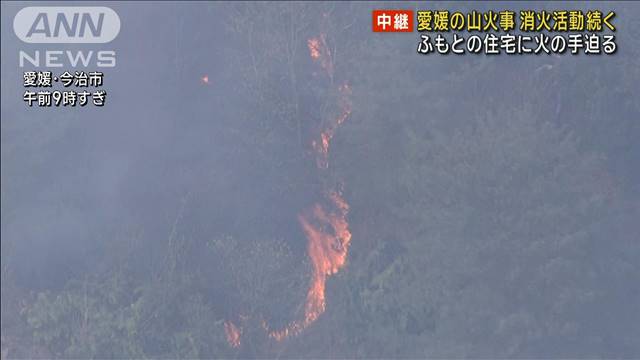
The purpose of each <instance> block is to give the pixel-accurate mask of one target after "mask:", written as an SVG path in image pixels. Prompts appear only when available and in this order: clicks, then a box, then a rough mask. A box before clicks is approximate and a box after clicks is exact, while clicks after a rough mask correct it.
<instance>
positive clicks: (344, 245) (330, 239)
mask: <svg viewBox="0 0 640 360" xmlns="http://www.w3.org/2000/svg"><path fill="white" fill-rule="evenodd" d="M307 45H308V48H309V54H310V56H311V58H312V59H313V60H314V61H316V62H319V64H320V66H321V67H322V68H323V69H324V70H325V71H326V73H327V76H329V78H330V79H331V83H332V84H333V60H332V58H331V52H330V50H329V48H328V47H327V44H326V37H325V35H324V34H322V35H320V36H319V37H317V38H312V39H309V40H308V41H307ZM338 94H339V100H338V107H339V115H338V116H337V117H335V118H334V119H332V120H331V121H329V122H328V123H327V124H324V126H323V128H322V129H321V131H320V134H319V139H316V140H313V141H312V142H311V145H312V148H313V150H314V151H315V155H316V165H317V167H318V168H319V169H320V170H324V169H327V168H328V167H329V161H328V155H329V145H330V143H331V139H332V138H333V136H334V134H335V131H336V129H337V128H338V126H340V125H341V124H342V123H343V122H344V121H345V120H346V119H347V118H348V117H349V115H350V114H351V102H350V100H349V96H350V95H351V88H350V87H349V85H348V84H343V85H341V86H339V87H338ZM325 197H326V199H325V203H326V204H327V205H328V206H327V207H325V206H323V205H322V204H320V203H316V204H315V205H314V206H312V207H311V208H310V209H309V210H307V211H305V212H303V213H302V214H300V215H299V216H298V221H299V222H300V225H301V226H302V229H303V231H304V233H305V236H306V238H307V240H308V245H307V252H308V255H309V257H310V259H311V262H312V265H313V273H312V276H311V282H310V284H309V289H308V290H307V297H306V301H305V307H304V317H303V318H302V319H298V320H294V321H292V322H290V323H289V324H288V325H287V326H286V327H284V328H283V329H280V330H270V329H269V326H268V324H267V323H266V322H264V321H263V323H262V327H263V328H264V329H265V331H267V333H268V336H269V337H270V338H272V339H275V340H277V341H282V340H284V339H286V338H287V337H289V336H295V335H297V334H299V333H300V332H301V331H303V330H304V329H305V328H306V327H308V326H309V325H310V324H311V323H313V322H314V321H316V320H317V319H318V317H319V316H320V315H321V314H322V313H323V312H324V311H325V308H326V301H325V288H326V280H327V277H329V276H331V275H333V274H336V273H337V272H338V271H339V270H340V269H341V268H342V267H343V266H344V265H345V263H346V261H347V253H348V249H349V244H350V242H351V232H350V231H349V223H348V222H347V213H348V211H349V205H348V204H347V202H346V201H345V200H344V198H343V197H342V194H341V193H340V191H339V190H337V189H327V190H326V195H325ZM225 333H226V335H227V341H228V342H229V344H230V345H231V346H232V347H238V346H239V345H240V336H241V334H242V329H240V328H238V327H237V326H235V325H234V324H233V323H231V322H225Z"/></svg>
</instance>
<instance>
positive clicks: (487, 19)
mask: <svg viewBox="0 0 640 360" xmlns="http://www.w3.org/2000/svg"><path fill="white" fill-rule="evenodd" d="M615 17H616V13H615V12H614V11H607V12H605V11H602V10H599V9H593V10H587V11H583V10H575V9H570V8H565V9H559V10H520V11H513V10H509V9H497V10H488V11H476V10H471V11H467V12H461V11H451V10H446V9H445V10H443V9H419V10H416V11H414V10H373V12H372V31H373V32H376V33H390V32H413V31H414V30H413V29H414V25H415V31H417V32H419V33H420V41H419V43H418V46H417V52H418V54H422V55H429V54H439V55H448V54H454V55H464V54H484V55H500V54H507V55H556V56H558V55H567V54H570V55H602V54H604V55H612V54H615V53H616V51H617V49H618V45H617V44H616V37H615V34H614V33H615V32H616V30H617V29H616V27H615V24H614V19H615ZM414 19H415V21H414Z"/></svg>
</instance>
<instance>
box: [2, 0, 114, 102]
mask: <svg viewBox="0 0 640 360" xmlns="http://www.w3.org/2000/svg"><path fill="white" fill-rule="evenodd" d="M13 30H14V32H15V35H16V36H17V37H18V38H19V39H20V40H21V41H23V42H24V43H25V44H29V46H25V48H24V49H21V50H19V52H18V59H19V67H20V68H21V69H22V71H23V74H22V75H23V76H22V79H23V84H22V85H23V87H24V88H25V91H24V93H23V94H22V98H23V100H24V103H25V104H26V106H28V107H43V108H56V107H85V106H96V107H104V106H105V104H106V103H107V99H108V92H107V90H106V89H105V88H104V78H105V72H104V71H103V70H104V69H111V68H114V67H115V66H116V51H115V50H112V49H106V50H105V48H104V46H103V45H102V44H107V43H109V42H111V41H112V40H114V39H115V38H116V37H117V36H118V33H119V32H120V18H119V16H118V14H117V13H116V12H115V11H114V10H112V9H111V8H108V7H104V6H31V7H25V8H23V9H21V10H20V11H18V13H17V14H16V15H15V17H14V20H13ZM34 45H35V46H34ZM70 45H72V46H70ZM70 48H72V49H73V50H70Z"/></svg>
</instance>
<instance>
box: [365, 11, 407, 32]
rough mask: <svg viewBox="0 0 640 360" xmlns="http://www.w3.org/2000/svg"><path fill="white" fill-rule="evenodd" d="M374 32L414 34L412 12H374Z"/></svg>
mask: <svg viewBox="0 0 640 360" xmlns="http://www.w3.org/2000/svg"><path fill="white" fill-rule="evenodd" d="M372 21H373V24H372V25H373V32H412V31H413V12H412V11H411V10H373V12H372Z"/></svg>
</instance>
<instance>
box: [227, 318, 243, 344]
mask: <svg viewBox="0 0 640 360" xmlns="http://www.w3.org/2000/svg"><path fill="white" fill-rule="evenodd" d="M224 333H225V334H226V335H227V342H228V343H229V345H231V346H232V347H234V348H237V347H239V346H240V335H241V334H242V331H241V330H240V329H239V328H238V327H237V326H236V325H235V324H234V323H232V322H230V321H225V322H224Z"/></svg>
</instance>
